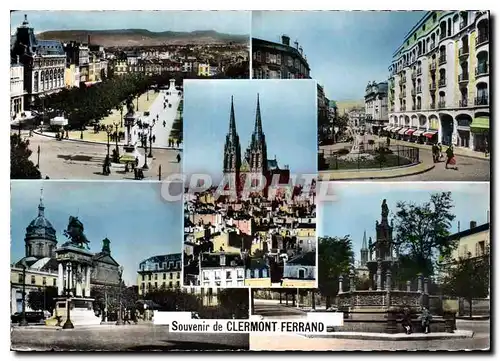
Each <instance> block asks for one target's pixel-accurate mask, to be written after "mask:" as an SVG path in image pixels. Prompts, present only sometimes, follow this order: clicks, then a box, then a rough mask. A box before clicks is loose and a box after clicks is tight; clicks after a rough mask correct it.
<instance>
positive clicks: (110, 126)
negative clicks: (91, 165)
mask: <svg viewBox="0 0 500 361" xmlns="http://www.w3.org/2000/svg"><path fill="white" fill-rule="evenodd" d="M112 132H113V126H112V125H108V126H106V134H107V135H108V144H107V146H108V158H109V146H110V144H109V139H110V138H111V133H112Z"/></svg>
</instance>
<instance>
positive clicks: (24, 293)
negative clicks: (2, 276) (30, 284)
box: [19, 259, 28, 326]
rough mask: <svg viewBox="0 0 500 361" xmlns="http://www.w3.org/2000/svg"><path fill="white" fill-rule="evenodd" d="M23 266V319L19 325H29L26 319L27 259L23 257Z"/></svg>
mask: <svg viewBox="0 0 500 361" xmlns="http://www.w3.org/2000/svg"><path fill="white" fill-rule="evenodd" d="M21 267H22V268H23V309H22V317H21V321H19V326H28V321H26V267H27V266H26V261H25V260H24V259H23V260H22V262H21Z"/></svg>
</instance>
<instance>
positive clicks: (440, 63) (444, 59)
mask: <svg viewBox="0 0 500 361" xmlns="http://www.w3.org/2000/svg"><path fill="white" fill-rule="evenodd" d="M443 64H446V55H441V56H440V57H439V65H443Z"/></svg>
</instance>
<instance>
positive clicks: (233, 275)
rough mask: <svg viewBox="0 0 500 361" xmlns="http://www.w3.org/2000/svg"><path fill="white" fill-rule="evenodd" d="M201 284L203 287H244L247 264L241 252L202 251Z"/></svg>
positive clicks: (200, 264)
mask: <svg viewBox="0 0 500 361" xmlns="http://www.w3.org/2000/svg"><path fill="white" fill-rule="evenodd" d="M199 266H200V270H199V275H200V284H199V285H198V286H202V287H203V288H211V287H243V286H244V284H245V264H244V262H243V259H242V258H241V256H240V254H239V253H225V252H217V253H202V254H201V255H200V262H199Z"/></svg>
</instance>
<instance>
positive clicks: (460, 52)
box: [458, 46, 469, 57]
mask: <svg viewBox="0 0 500 361" xmlns="http://www.w3.org/2000/svg"><path fill="white" fill-rule="evenodd" d="M468 55H469V47H468V46H467V47H461V48H460V49H458V56H459V57H462V56H468Z"/></svg>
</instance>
